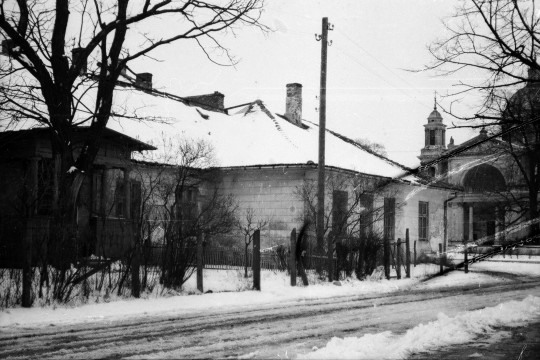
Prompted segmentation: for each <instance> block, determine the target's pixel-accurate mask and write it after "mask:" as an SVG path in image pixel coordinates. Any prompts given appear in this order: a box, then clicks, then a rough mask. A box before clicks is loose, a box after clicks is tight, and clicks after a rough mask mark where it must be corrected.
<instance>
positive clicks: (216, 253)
mask: <svg viewBox="0 0 540 360" xmlns="http://www.w3.org/2000/svg"><path fill="white" fill-rule="evenodd" d="M165 251H167V249H166V247H165V246H164V245H152V246H150V247H148V248H146V249H145V251H144V252H143V259H144V262H145V264H147V265H159V264H161V263H162V259H163V254H164V252H165ZM185 251H186V252H196V248H195V247H189V248H186V249H185ZM246 264H247V266H248V267H251V266H252V265H253V251H252V250H251V249H249V250H248V253H247V258H246V254H245V250H243V249H239V248H217V247H205V248H204V249H203V266H204V268H205V269H218V270H228V269H243V268H244V267H245V266H246ZM286 264H287V263H286V262H285V263H284V262H283V260H282V258H281V257H280V255H279V254H278V253H277V252H275V251H272V252H264V253H261V269H267V270H277V271H285V270H286V266H287V265H286Z"/></svg>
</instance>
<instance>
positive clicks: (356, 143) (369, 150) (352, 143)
mask: <svg viewBox="0 0 540 360" xmlns="http://www.w3.org/2000/svg"><path fill="white" fill-rule="evenodd" d="M305 121H307V122H309V123H311V124H313V125H315V126H317V127H318V126H319V125H318V124H316V123H314V122H312V121H309V120H305ZM326 131H328V132H329V133H330V134H332V135H334V136H336V137H337V138H339V139H341V140H343V141H345V142H347V143H349V144H351V145H353V146H356V147H357V148H359V149H361V150H363V151H365V152H367V153H369V154H371V155H373V156H376V157H378V158H379V159H381V160H384V161H386V162H388V163H390V164H392V165H395V166H398V167H400V168H401V169H402V170H405V171H407V172H411V173H412V171H413V170H412V169H411V168H409V167H407V166H405V165H403V164H400V163H398V162H397V161H394V160H392V159H389V158H387V157H386V156H384V155H381V154H379V153H377V152H376V151H373V150H371V149H370V148H369V147H367V146H365V145H363V144H360V143H358V142H356V141H354V140H353V139H351V138H349V137H347V136H345V135H342V134H340V133H338V132H336V131H334V130H330V129H328V128H326Z"/></svg>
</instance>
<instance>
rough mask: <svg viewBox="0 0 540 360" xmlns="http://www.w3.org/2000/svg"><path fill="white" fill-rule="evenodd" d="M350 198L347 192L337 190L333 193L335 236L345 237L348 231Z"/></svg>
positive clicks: (333, 227) (333, 226)
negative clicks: (347, 217) (348, 202)
mask: <svg viewBox="0 0 540 360" xmlns="http://www.w3.org/2000/svg"><path fill="white" fill-rule="evenodd" d="M348 197H349V196H348V194H347V192H346V191H342V190H335V191H334V192H333V193H332V229H333V231H334V233H335V235H343V233H344V232H345V230H346V224H345V223H346V221H347V219H346V216H347V201H348Z"/></svg>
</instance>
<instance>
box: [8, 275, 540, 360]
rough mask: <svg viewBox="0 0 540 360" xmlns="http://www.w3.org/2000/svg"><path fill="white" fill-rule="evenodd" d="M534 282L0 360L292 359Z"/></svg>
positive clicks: (528, 288)
mask: <svg viewBox="0 0 540 360" xmlns="http://www.w3.org/2000/svg"><path fill="white" fill-rule="evenodd" d="M539 293H540V281H528V282H512V283H505V284H497V285H493V284H492V285H487V284H482V285H480V284H478V285H475V286H467V287H459V288H445V289H443V290H440V289H438V290H434V289H426V288H423V289H417V290H407V291H398V292H395V293H391V294H385V295H383V296H381V295H371V296H342V297H337V298H328V299H319V300H302V301H291V302H287V303H283V304H268V305H264V306H260V305H258V306H257V307H255V306H253V307H249V306H248V307H246V308H245V309H242V310H239V309H235V310H231V309H228V310H224V311H219V310H214V311H212V312H204V313H193V314H190V315H177V316H171V315H168V316H163V315H161V316H154V317H144V318H139V319H135V318H131V319H129V320H125V321H102V322H98V323H84V324H75V325H66V326H50V327H41V328H36V329H21V328H18V329H17V330H16V333H9V332H7V331H3V332H1V333H0V358H17V357H21V358H28V357H32V358H36V357H39V358H51V357H53V358H70V359H71V358H85V359H86V358H126V357H134V358H136V357H142V358H151V357H155V358H224V357H234V358H237V357H244V356H245V357H256V358H286V357H288V358H290V357H294V356H295V355H296V354H303V353H307V352H309V351H310V350H311V349H312V348H313V347H314V346H317V347H323V346H324V345H325V344H326V343H327V342H328V340H329V339H330V338H332V337H333V336H339V337H343V336H361V335H363V334H366V333H378V332H381V331H387V330H390V331H392V332H395V333H400V332H403V331H405V330H407V329H409V328H412V327H414V326H416V325H418V324H419V323H421V322H427V321H431V320H434V319H436V318H437V314H438V313H439V312H444V313H445V314H446V315H448V316H453V315H455V314H458V313H461V312H463V311H469V310H476V309H480V308H484V307H489V306H495V305H497V304H500V303H501V302H505V301H509V300H521V299H524V298H525V297H526V296H528V295H537V294H539Z"/></svg>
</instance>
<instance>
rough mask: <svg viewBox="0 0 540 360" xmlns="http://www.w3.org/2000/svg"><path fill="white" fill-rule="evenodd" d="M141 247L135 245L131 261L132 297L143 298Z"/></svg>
mask: <svg viewBox="0 0 540 360" xmlns="http://www.w3.org/2000/svg"><path fill="white" fill-rule="evenodd" d="M140 253H141V247H140V246H139V244H138V243H135V246H134V247H133V258H132V259H131V296H133V297H134V298H140V297H141V254H140Z"/></svg>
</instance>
